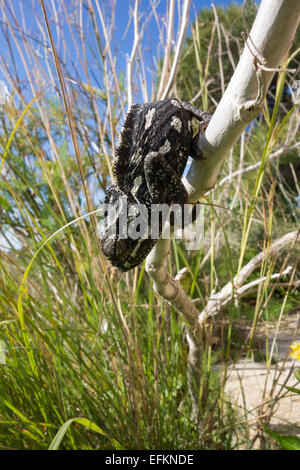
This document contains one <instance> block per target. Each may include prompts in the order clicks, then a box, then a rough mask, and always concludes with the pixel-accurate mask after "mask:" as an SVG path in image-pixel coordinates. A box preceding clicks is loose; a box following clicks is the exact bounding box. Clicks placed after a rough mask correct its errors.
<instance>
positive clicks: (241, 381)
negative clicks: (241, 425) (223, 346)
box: [225, 315, 300, 437]
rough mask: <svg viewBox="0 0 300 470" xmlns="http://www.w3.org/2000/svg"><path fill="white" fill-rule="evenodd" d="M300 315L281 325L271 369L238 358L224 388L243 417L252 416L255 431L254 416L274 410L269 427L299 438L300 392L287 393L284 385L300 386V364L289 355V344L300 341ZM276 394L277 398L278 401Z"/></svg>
mask: <svg viewBox="0 0 300 470" xmlns="http://www.w3.org/2000/svg"><path fill="white" fill-rule="evenodd" d="M299 317H300V315H299V316H298V315H297V316H296V318H295V316H293V318H290V319H289V321H288V322H287V324H285V327H284V328H280V332H279V334H278V336H277V339H276V341H275V342H274V346H273V358H274V359H276V364H272V365H271V367H270V368H269V371H268V370H267V368H266V363H265V362H252V361H249V360H248V361H246V362H245V361H239V362H237V363H236V364H234V365H233V366H231V367H230V369H229V378H228V381H227V384H226V389H225V390H226V392H227V394H228V395H229V396H230V398H231V401H232V403H233V404H235V405H236V406H237V407H238V409H239V410H240V413H241V416H243V417H246V416H247V419H250V420H251V419H252V423H253V425H252V433H255V430H256V429H257V421H256V420H255V418H257V416H258V414H264V413H267V412H268V411H269V412H270V413H271V420H270V428H272V429H273V430H276V431H280V432H282V433H283V434H294V435H297V436H299V437H300V395H297V394H295V393H290V392H287V391H286V389H285V387H284V385H288V386H290V387H297V388H300V387H299V382H298V381H297V380H296V379H295V377H294V374H293V368H294V367H298V368H300V363H299V361H296V360H293V359H291V358H290V356H289V352H290V344H291V343H292V342H293V341H294V340H300V318H299ZM285 323H286V322H285ZM259 336H260V337H258V338H257V342H258V344H259V345H260V346H259V347H260V350H261V352H262V353H264V354H265V353H266V346H265V344H266V341H265V335H263V334H262V335H259ZM274 336H275V330H274V331H272V330H271V331H270V332H269V335H268V337H269V345H268V350H269V353H270V351H271V348H272V342H273V338H274ZM286 359H287V360H286ZM274 381H275V386H274ZM286 392H287V394H286V395H285V393H286ZM283 395H285V396H283ZM276 397H278V400H277V401H276ZM274 398H275V400H274ZM270 406H271V408H270ZM253 418H254V419H253Z"/></svg>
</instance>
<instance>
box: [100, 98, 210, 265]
mask: <svg viewBox="0 0 300 470" xmlns="http://www.w3.org/2000/svg"><path fill="white" fill-rule="evenodd" d="M192 118H196V119H197V120H198V121H200V125H199V130H202V129H203V128H205V127H206V126H207V124H208V122H209V120H210V118H211V116H210V114H208V113H205V112H204V111H201V110H199V109H197V108H195V107H194V106H193V105H192V104H190V103H186V102H182V101H180V100H178V99H175V98H170V99H166V100H162V101H158V102H154V103H149V104H144V105H141V104H134V105H133V106H132V107H131V108H130V110H129V112H128V114H127V116H126V119H125V122H124V126H123V128H122V131H121V136H120V142H119V145H118V148H117V149H116V153H115V158H114V161H113V174H114V185H113V186H111V187H110V188H109V189H108V190H107V193H106V197H105V201H104V203H105V204H106V205H109V206H106V207H112V208H113V209H114V210H115V214H116V215H115V217H114V220H113V222H114V226H115V228H116V227H117V229H118V230H117V231H115V230H111V221H110V222H109V218H107V217H106V224H104V225H103V227H102V232H101V235H100V239H101V247H102V250H103V253H104V254H105V255H106V256H107V258H108V259H109V260H110V261H111V263H112V264H113V265H114V266H116V267H118V268H119V269H121V270H122V271H128V270H129V269H132V268H134V267H135V266H137V265H138V264H140V263H141V262H142V261H143V260H144V258H145V257H146V256H147V254H148V253H149V252H150V251H151V249H152V248H153V246H154V245H155V243H156V242H157V239H158V238H159V237H157V238H156V239H153V238H152V236H151V231H150V227H148V225H149V223H148V225H147V221H145V223H146V225H147V227H148V230H147V233H146V235H145V234H144V237H142V236H141V237H135V238H134V239H133V238H131V237H130V236H129V237H127V238H122V237H121V236H120V232H121V231H122V228H123V229H124V225H126V227H125V228H128V225H129V224H130V223H132V222H134V221H135V220H137V217H138V216H140V217H141V213H140V212H139V211H138V210H137V209H136V204H142V205H143V207H145V208H146V216H147V215H149V216H150V212H151V206H152V205H153V204H162V203H164V204H168V205H172V204H174V203H178V204H180V205H183V204H186V203H187V200H188V195H187V192H186V189H185V187H184V185H183V184H182V182H181V178H182V174H183V172H184V169H185V166H186V163H187V160H188V157H189V156H191V157H193V158H201V154H199V152H198V154H197V150H196V145H195V138H193V131H192ZM124 197H126V198H127V199H126V202H127V211H128V212H127V215H125V218H124V217H123V219H122V217H121V213H122V211H123V207H122V205H123V202H124V201H125V198H124ZM152 207H153V206H152ZM123 215H124V214H123ZM106 216H107V213H106ZM141 220H142V221H143V217H142V218H141ZM162 228H163V227H162V226H160V227H159V230H158V232H159V236H160V235H161V231H162Z"/></svg>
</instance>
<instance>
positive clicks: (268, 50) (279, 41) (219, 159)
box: [146, 0, 300, 326]
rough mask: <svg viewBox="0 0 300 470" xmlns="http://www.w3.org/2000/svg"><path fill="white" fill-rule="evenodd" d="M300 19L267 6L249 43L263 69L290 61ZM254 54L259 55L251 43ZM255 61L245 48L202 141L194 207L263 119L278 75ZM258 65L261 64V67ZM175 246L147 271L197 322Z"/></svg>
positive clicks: (164, 249)
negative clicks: (176, 269)
mask: <svg viewBox="0 0 300 470" xmlns="http://www.w3.org/2000/svg"><path fill="white" fill-rule="evenodd" d="M299 19H300V1H295V0H262V2H261V5H260V7H259V10H258V13H257V16H256V19H255V22H254V24H253V27H252V29H251V31H250V37H251V39H252V42H253V43H254V44H255V48H256V49H257V52H256V55H257V57H258V59H259V60H260V61H261V62H262V63H263V66H264V68H266V67H268V68H277V67H279V66H280V64H281V63H282V62H283V60H284V58H285V56H286V55H287V53H288V51H289V49H290V46H291V45H292V42H293V38H294V35H295V32H296V29H297V26H298V24H299ZM248 43H249V44H250V47H251V50H255V49H254V47H253V46H252V45H251V44H252V43H251V42H250V41H249V40H248ZM254 62H255V60H254V56H253V55H252V54H251V52H250V51H249V48H248V46H246V45H245V48H244V51H243V54H242V56H241V58H240V61H239V63H238V66H237V68H236V70H235V72H234V74H233V76H232V79H231V81H230V83H229V85H228V87H227V90H226V91H225V93H224V96H223V97H222V100H221V101H220V103H219V105H218V107H217V109H216V111H215V113H214V115H213V117H212V119H211V121H210V123H209V125H208V127H207V129H206V132H205V134H204V135H203V134H202V135H201V136H200V137H199V146H200V147H201V149H202V151H203V153H204V157H205V158H204V160H201V161H195V160H194V161H193V162H192V165H191V167H190V170H189V172H188V173H187V175H186V177H185V178H184V179H183V182H184V184H185V186H186V188H187V190H188V193H189V202H195V201H198V200H199V198H200V197H201V196H202V195H203V194H205V193H206V192H207V191H208V190H209V189H211V188H212V187H213V186H214V185H215V183H216V181H217V177H218V172H219V169H220V166H221V164H222V163H223V161H224V159H225V158H226V156H227V155H228V154H229V151H230V149H231V148H232V147H233V145H234V144H235V142H236V141H237V139H238V138H239V137H240V135H241V134H242V132H243V131H244V130H245V128H246V127H247V126H248V125H249V123H250V122H251V121H252V120H253V119H255V118H256V116H257V115H258V114H259V112H260V110H261V107H262V105H263V101H264V98H265V95H266V93H267V89H268V86H269V84H270V82H271V80H272V77H273V75H274V73H275V71H274V70H273V71H267V70H263V69H262V68H260V69H259V64H258V63H256V65H255V64H254ZM256 62H257V61H256ZM169 251H170V240H163V239H162V240H159V241H158V243H157V244H156V245H155V247H154V249H153V250H152V251H151V253H150V254H149V255H148V257H147V261H146V270H147V272H148V274H149V275H150V276H151V277H152V278H153V280H154V288H155V290H156V291H157V292H159V293H160V295H161V296H162V297H163V298H164V299H165V300H168V301H169V302H170V303H171V304H172V305H173V306H174V307H175V308H176V309H177V310H178V311H179V312H180V313H181V314H182V315H183V316H184V317H185V319H188V317H190V318H193V321H190V322H189V323H190V325H191V326H194V325H195V322H196V321H197V311H196V308H195V306H194V305H193V303H192V302H191V301H190V300H189V299H188V297H187V296H186V294H185V293H184V292H183V290H182V289H181V287H180V284H179V282H178V281H176V280H174V279H172V277H171V276H170V275H169V273H168V266H167V257H168V254H169Z"/></svg>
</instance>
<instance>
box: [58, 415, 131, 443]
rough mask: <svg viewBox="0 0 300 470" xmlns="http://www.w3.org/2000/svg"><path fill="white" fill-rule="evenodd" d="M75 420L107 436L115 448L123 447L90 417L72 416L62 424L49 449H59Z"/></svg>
mask: <svg viewBox="0 0 300 470" xmlns="http://www.w3.org/2000/svg"><path fill="white" fill-rule="evenodd" d="M73 422H75V423H79V424H82V425H83V426H85V427H86V428H88V429H90V430H91V431H95V432H96V433H98V434H101V435H102V436H105V437H107V438H108V439H109V440H110V441H111V442H112V443H113V446H114V448H115V449H118V450H121V449H122V447H121V445H120V444H119V442H118V441H117V440H116V439H114V438H111V437H109V436H108V435H107V434H106V433H105V432H104V431H103V430H102V429H101V428H99V426H97V424H95V423H93V422H92V421H90V420H89V419H86V418H71V419H69V420H68V421H66V422H65V423H64V424H63V425H62V426H61V428H60V429H59V431H58V433H57V434H56V436H55V437H54V439H53V441H52V442H51V444H50V446H49V450H57V449H58V447H59V445H60V443H61V441H62V439H63V437H64V435H65V434H66V432H67V430H68V429H69V427H70V425H71V424H72V423H73Z"/></svg>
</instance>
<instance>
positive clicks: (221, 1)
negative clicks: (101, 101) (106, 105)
mask: <svg viewBox="0 0 300 470" xmlns="http://www.w3.org/2000/svg"><path fill="white" fill-rule="evenodd" d="M44 1H45V5H46V8H47V12H48V15H49V16H48V17H49V21H50V25H51V30H52V34H53V38H54V42H55V45H56V47H57V50H58V53H59V55H60V56H61V58H62V59H63V60H65V62H66V63H67V65H68V67H69V74H70V75H71V78H74V79H76V76H75V75H76V72H77V71H78V72H79V73H80V75H81V72H82V69H81V66H80V60H79V59H78V56H77V57H76V53H75V48H74V45H73V39H72V35H71V33H70V30H69V28H68V24H67V21H66V19H65V18H66V17H65V12H64V7H66V9H67V11H68V14H69V15H72V14H74V17H75V16H76V17H77V18H78V11H79V8H78V3H77V1H78V0H77V1H75V0H74V1H73V0H64V2H62V1H61V0H44ZM97 1H98V3H99V5H100V6H101V8H102V10H103V11H104V13H105V16H106V18H109V16H110V14H111V11H112V8H111V5H112V3H113V2H114V0H92V4H93V7H94V9H95V11H96V12H97ZM115 1H116V11H115V30H114V33H113V37H112V49H113V53H114V52H115V51H116V52H117V55H116V56H117V65H116V69H117V72H118V73H120V71H122V70H123V71H125V69H126V57H127V55H128V54H130V53H131V49H132V44H133V37H134V34H133V24H132V22H131V24H130V26H129V28H128V29H127V26H128V22H129V18H130V13H129V10H130V6H131V7H133V5H134V0H115ZM152 1H153V2H155V1H157V0H152ZM230 3H232V1H230V0H215V1H214V4H215V5H216V6H226V5H228V4H230ZM235 3H236V4H238V5H241V4H242V0H236V1H235ZM11 4H12V7H13V9H14V14H13V15H11V16H10V13H9V8H8V7H7V6H5V7H4V9H5V10H6V11H5V13H6V14H8V17H9V18H10V21H11V23H12V24H13V25H14V20H13V19H12V18H13V16H14V15H16V17H17V19H18V21H19V23H20V24H21V25H25V26H24V27H23V29H25V30H26V33H27V34H28V35H29V37H30V38H31V39H30V40H31V42H32V45H33V48H34V50H35V51H36V55H37V56H38V57H39V58H40V59H41V63H43V60H44V59H45V58H46V55H47V54H46V49H45V47H44V45H45V44H46V43H48V44H49V39H48V35H47V32H46V28H45V22H44V18H43V14H42V10H41V6H40V3H39V1H38V0H11ZM87 4H88V2H87V0H82V2H81V5H83V6H84V5H85V7H83V8H82V14H83V22H82V23H83V29H84V34H85V37H86V40H85V41H86V44H87V47H86V49H87V51H88V52H87V54H88V61H89V69H90V73H91V77H92V84H93V85H95V86H98V87H100V88H102V86H103V84H102V83H101V76H102V73H101V71H99V67H98V65H97V63H96V59H97V58H98V59H99V57H97V54H98V50H97V45H96V40H95V35H94V33H93V28H92V23H91V19H90V16H89V15H88V11H87V8H86V5H87ZM177 4H183V0H178V2H176V5H177ZM167 5H168V1H167V0H161V1H160V3H159V5H158V7H157V15H158V18H159V21H160V25H162V21H163V20H162V19H163V17H164V15H165V13H166V9H167ZM53 6H54V7H55V10H56V14H55V15H54V14H53ZM210 6H211V1H210V0H192V5H191V9H190V23H192V22H193V21H194V19H195V15H196V14H197V13H198V12H199V11H200V9H201V8H210ZM139 11H140V12H141V14H142V17H141V25H142V24H143V22H144V21H145V18H147V17H148V15H149V13H150V12H151V2H150V1H149V0H140V3H139ZM4 19H5V16H4V14H3V13H1V11H0V21H1V26H2V25H3V20H4ZM54 20H58V21H59V23H60V28H61V29H62V31H63V35H64V38H65V40H66V44H67V48H68V50H69V56H65V52H64V49H63V47H62V45H63V41H62V35H61V34H57V28H56V25H55V22H54ZM97 21H98V27H99V30H100V34H101V25H100V21H99V18H98V20H97ZM177 26H178V25H177V7H176V14H175V27H174V31H175V35H176V32H177ZM73 29H74V30H75V28H74V26H73ZM42 30H44V31H42ZM3 31H4V29H3V27H2V29H0V44H1V45H2V46H1V47H2V51H1V53H2V55H3V56H4V57H5V56H6V57H7V62H8V63H9V66H10V69H11V70H12V61H11V60H10V57H9V53H8V50H7V49H8V48H7V44H6V41H5V40H4V36H3ZM126 31H127V32H126ZM125 32H126V34H125ZM188 33H189V30H188V31H187V34H188ZM16 36H18V37H20V35H19V34H18V32H17V31H16ZM158 43H159V29H158V27H157V23H156V20H155V19H154V16H152V18H151V20H150V21H149V23H148V24H147V27H146V28H145V34H144V37H143V51H145V52H144V54H145V57H143V59H144V62H145V64H146V67H147V69H148V76H147V82H149V83H150V81H151V73H150V71H151V70H152V71H153V70H155V69H156V65H155V61H156V60H157V57H158V50H157V47H158ZM19 45H20V47H21V48H22V40H21V41H20V42H19ZM90 46H91V47H90ZM11 47H12V49H13V50H14V52H15V60H16V66H17V70H18V74H19V76H20V77H21V78H23V77H24V79H25V80H26V73H25V70H24V65H23V63H22V60H21V56H20V53H19V51H18V49H17V48H16V47H15V45H14V41H13V40H11ZM89 48H90V49H89ZM5 49H6V50H5ZM92 49H93V50H94V53H95V55H94V56H93V54H92V52H91V50H92ZM159 52H160V54H162V50H160V51H159ZM73 61H74V67H73V65H72V62H73ZM45 69H46V66H45ZM75 69H76V72H75ZM54 73H55V70H54V68H53V74H54ZM77 78H79V77H77ZM80 78H81V79H82V81H84V82H85V81H86V80H85V79H84V77H83V76H82V77H80ZM0 80H3V77H1V72H0ZM24 83H25V81H24ZM148 88H149V87H148ZM148 91H149V90H148Z"/></svg>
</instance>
